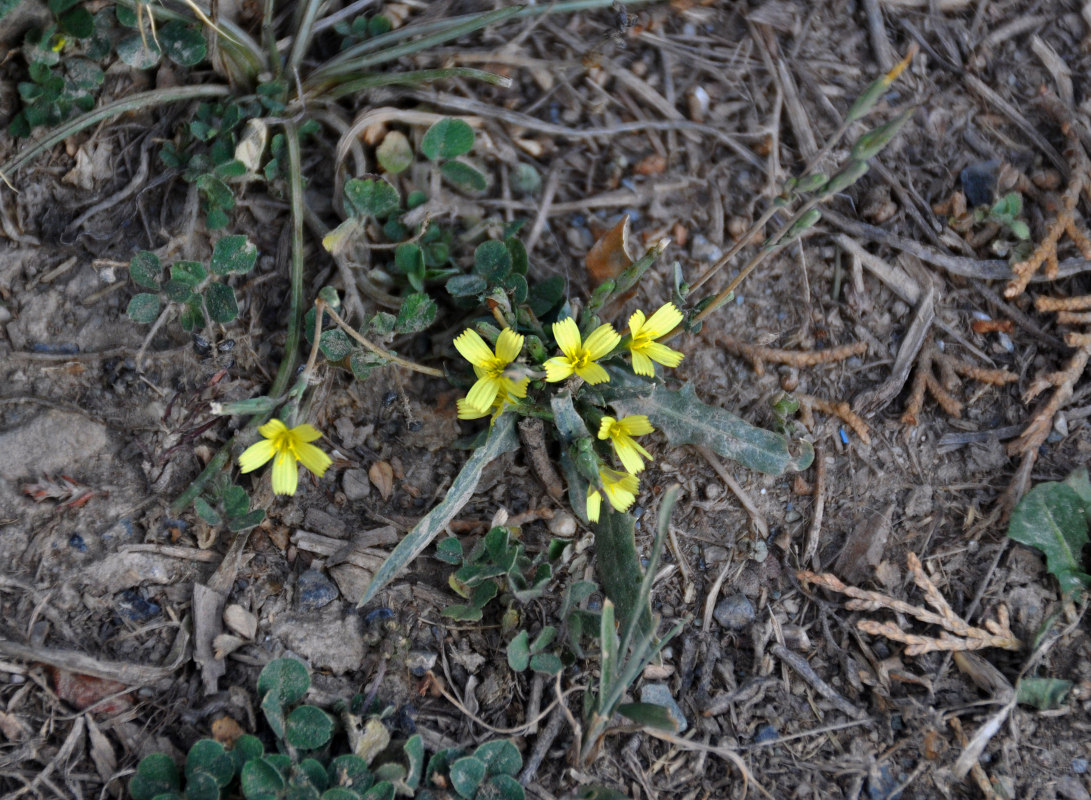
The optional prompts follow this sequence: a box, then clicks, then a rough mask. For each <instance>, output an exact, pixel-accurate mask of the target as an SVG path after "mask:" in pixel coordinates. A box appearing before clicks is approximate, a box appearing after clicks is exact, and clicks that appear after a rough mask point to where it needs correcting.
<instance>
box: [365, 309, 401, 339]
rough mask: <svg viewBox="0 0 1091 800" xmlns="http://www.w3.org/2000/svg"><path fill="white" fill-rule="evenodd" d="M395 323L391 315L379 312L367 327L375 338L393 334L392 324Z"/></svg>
mask: <svg viewBox="0 0 1091 800" xmlns="http://www.w3.org/2000/svg"><path fill="white" fill-rule="evenodd" d="M396 321H397V319H396V318H395V316H394V315H393V314H389V313H387V312H386V311H380V312H379V313H377V314H376V315H375V316H373V317H372V318H371V319H370V320H369V321H368V327H369V328H371V332H372V333H374V334H375V335H376V336H389V335H390V334H392V333H393V332H394V323H395V322H396Z"/></svg>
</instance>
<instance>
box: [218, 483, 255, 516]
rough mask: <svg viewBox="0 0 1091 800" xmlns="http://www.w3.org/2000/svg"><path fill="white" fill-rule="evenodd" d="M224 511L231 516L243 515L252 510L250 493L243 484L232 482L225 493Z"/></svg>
mask: <svg viewBox="0 0 1091 800" xmlns="http://www.w3.org/2000/svg"><path fill="white" fill-rule="evenodd" d="M223 504H224V511H225V512H227V516H229V517H241V516H242V515H243V514H245V513H246V512H247V511H249V510H250V495H248V494H247V493H246V490H245V489H244V488H242V487H241V486H236V485H235V484H231V485H230V486H228V487H227V488H226V489H224V493H223Z"/></svg>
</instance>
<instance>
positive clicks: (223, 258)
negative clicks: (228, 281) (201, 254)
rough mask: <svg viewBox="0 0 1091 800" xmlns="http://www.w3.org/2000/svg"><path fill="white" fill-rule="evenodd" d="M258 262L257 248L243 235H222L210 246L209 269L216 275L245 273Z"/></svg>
mask: <svg viewBox="0 0 1091 800" xmlns="http://www.w3.org/2000/svg"><path fill="white" fill-rule="evenodd" d="M257 262H258V248H257V246H256V245H255V244H254V243H253V242H251V241H250V240H249V239H247V238H246V237H245V236H242V235H238V236H224V237H223V238H221V239H220V240H219V241H218V242H216V246H215V247H213V248H212V261H211V262H210V263H209V265H208V266H209V269H211V270H212V272H213V273H215V274H216V275H229V274H230V273H232V272H235V273H238V274H240V275H241V274H245V273H247V272H249V271H250V270H252V269H253V268H254V264H256V263H257Z"/></svg>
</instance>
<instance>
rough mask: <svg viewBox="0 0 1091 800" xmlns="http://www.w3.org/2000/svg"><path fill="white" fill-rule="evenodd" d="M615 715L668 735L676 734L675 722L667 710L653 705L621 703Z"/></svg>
mask: <svg viewBox="0 0 1091 800" xmlns="http://www.w3.org/2000/svg"><path fill="white" fill-rule="evenodd" d="M617 713H619V714H621V715H622V716H623V717H628V718H629V719H631V720H632V721H633V722H635V723H637V724H638V725H644V726H646V727H648V728H655V729H656V730H660V731H667V732H668V733H678V723H677V721H676V720H675V719H674V718H673V717H672V716H671V715H670V714H669V713H668V712H667V709H665V708H664V707H663V706H659V705H656V704H654V703H622V704H621V705H619V706H618V707H617Z"/></svg>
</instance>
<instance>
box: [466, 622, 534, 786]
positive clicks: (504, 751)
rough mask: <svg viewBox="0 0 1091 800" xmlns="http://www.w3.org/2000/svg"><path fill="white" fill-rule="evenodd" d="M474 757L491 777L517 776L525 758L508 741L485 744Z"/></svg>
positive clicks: (501, 740) (475, 752)
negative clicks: (483, 763) (482, 763)
mask: <svg viewBox="0 0 1091 800" xmlns="http://www.w3.org/2000/svg"><path fill="white" fill-rule="evenodd" d="M523 633H524V634H525V633H526V631H523ZM474 757H475V758H478V759H480V760H481V761H483V762H485V768H486V770H487V771H488V773H489V774H490V775H515V774H516V773H518V772H519V770H521V769H522V768H523V757H522V756H521V755H519V748H518V747H516V746H515V745H514V744H512V743H511V742H510V741H509V740H507V739H496V740H494V741H491V742H485V744H483V745H481V746H480V747H479V748H477V750H475V751H474Z"/></svg>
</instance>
